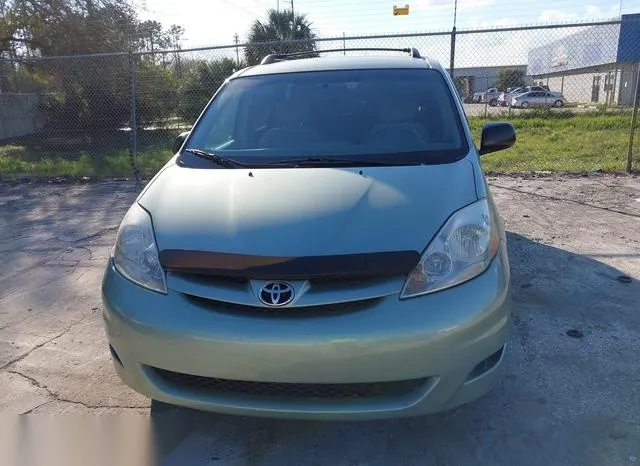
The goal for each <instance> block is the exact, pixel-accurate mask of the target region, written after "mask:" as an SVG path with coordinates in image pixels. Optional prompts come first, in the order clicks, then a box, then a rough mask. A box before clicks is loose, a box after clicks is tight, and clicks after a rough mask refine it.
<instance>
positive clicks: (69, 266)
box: [0, 176, 640, 466]
mask: <svg viewBox="0 0 640 466" xmlns="http://www.w3.org/2000/svg"><path fill="white" fill-rule="evenodd" d="M490 183H491V185H492V192H493V194H494V197H495V198H496V201H497V203H498V205H499V207H500V209H501V213H502V215H503V217H504V219H505V224H506V227H507V229H508V230H509V247H510V252H511V266H512V277H513V297H514V301H515V310H514V326H513V331H512V337H511V340H510V343H509V351H508V355H507V358H506V367H505V377H504V379H503V381H502V383H501V384H500V385H499V387H497V389H496V390H494V391H493V392H492V393H491V394H490V395H488V396H487V397H485V398H483V399H482V400H480V401H478V402H476V403H473V404H471V405H468V406H465V407H463V408H461V409H459V410H456V411H454V412H449V413H443V414H441V415H437V416H430V417H425V418H416V419H405V420H397V421H384V422H366V423H318V422H295V421H274V420H269V419H250V418H233V417H228V416H220V415H216V414H210V413H197V412H192V411H188V410H182V409H175V410H173V409H170V410H168V411H159V410H158V411H156V410H155V409H153V410H151V414H152V418H151V419H152V420H151V422H152V424H153V425H154V429H155V430H156V433H157V438H158V439H159V440H157V448H158V452H159V455H160V456H159V458H158V462H160V463H161V464H166V465H184V464H194V465H199V464H203V465H205V464H216V465H284V464H286V465H289V464H291V465H294V464H295V465H298V464H305V465H306V464H309V465H315V464H318V465H325V464H331V465H388V464H394V465H395V464H398V465H404V464H407V465H409V464H411V465H412V464H420V465H425V464H434V465H462V464H496V465H502V464H505V465H506V464H509V465H510V464H514V463H515V464H519V465H529V464H531V465H534V464H535V465H539V464H545V463H546V464H554V465H556V464H557V465H564V464H567V465H573V464H575V465H607V466H609V465H611V466H616V465H631V464H634V463H636V464H637V463H638V462H640V460H639V459H638V458H640V384H639V383H638V382H639V381H640V363H639V362H638V361H640V345H639V344H638V342H639V341H640V304H639V301H640V300H639V297H640V282H639V281H638V279H640V179H638V178H637V177H627V176H619V177H616V176H591V177H545V178H540V177H529V178H523V177H497V178H491V180H490ZM137 192H138V189H136V187H135V186H133V185H131V184H127V183H99V184H88V185H70V186H67V185H35V184H22V185H0V213H1V215H0V226H1V228H2V232H3V234H2V236H1V237H0V259H1V260H2V264H4V267H2V268H0V387H2V389H1V390H0V411H2V412H4V413H5V414H6V413H32V414H61V413H74V414H78V413H90V414H118V415H127V416H128V415H133V416H136V418H138V419H146V417H147V416H148V415H149V414H150V409H149V407H150V403H149V401H148V400H147V399H146V398H144V397H142V396H140V395H138V394H136V393H134V392H133V391H131V390H129V389H128V388H127V387H125V386H124V385H123V384H122V383H121V382H120V381H119V379H118V378H117V376H116V374H115V372H114V371H113V369H112V367H111V362H110V360H109V352H108V349H107V344H106V340H105V337H104V332H103V329H102V318H101V304H100V294H99V285H100V280H101V277H102V271H103V267H104V265H105V261H106V260H107V257H108V255H109V250H110V248H111V245H112V243H113V241H114V236H115V231H116V227H117V225H118V222H119V221H120V219H121V217H122V215H123V214H124V211H125V210H126V208H127V207H128V206H129V204H130V203H131V202H132V200H133V199H134V198H135V196H136V194H137ZM621 276H629V277H632V281H631V283H626V280H624V279H621V278H620V277H621ZM29 418H31V416H30V417H29ZM132 422H133V421H132ZM113 464H115V463H113ZM118 464H123V463H118Z"/></svg>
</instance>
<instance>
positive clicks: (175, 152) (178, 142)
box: [171, 131, 189, 154]
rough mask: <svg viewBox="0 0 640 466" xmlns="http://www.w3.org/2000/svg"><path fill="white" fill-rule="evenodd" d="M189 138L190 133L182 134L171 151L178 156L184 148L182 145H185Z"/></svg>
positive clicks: (175, 140)
mask: <svg viewBox="0 0 640 466" xmlns="http://www.w3.org/2000/svg"><path fill="white" fill-rule="evenodd" d="M187 136H189V131H185V132H184V133H180V134H179V135H178V136H177V137H176V138H175V139H174V140H173V147H172V148H171V150H173V153H174V154H177V153H178V151H179V150H180V148H181V147H182V144H184V140H185V139H187Z"/></svg>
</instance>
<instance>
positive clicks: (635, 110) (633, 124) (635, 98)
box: [627, 63, 640, 173]
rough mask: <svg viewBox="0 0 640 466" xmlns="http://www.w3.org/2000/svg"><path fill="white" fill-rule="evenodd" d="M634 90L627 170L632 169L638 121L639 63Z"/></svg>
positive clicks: (639, 64)
mask: <svg viewBox="0 0 640 466" xmlns="http://www.w3.org/2000/svg"><path fill="white" fill-rule="evenodd" d="M635 84H636V90H635V92H634V95H633V116H632V117H631V131H630V133H629V152H628V154H627V172H628V173H631V171H632V170H633V137H634V135H635V132H636V122H637V121H638V105H639V104H640V102H638V94H639V93H640V63H638V70H637V72H636V83H635Z"/></svg>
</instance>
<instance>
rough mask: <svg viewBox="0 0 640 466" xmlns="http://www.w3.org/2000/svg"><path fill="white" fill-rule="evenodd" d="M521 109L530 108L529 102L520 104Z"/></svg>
mask: <svg viewBox="0 0 640 466" xmlns="http://www.w3.org/2000/svg"><path fill="white" fill-rule="evenodd" d="M520 107H522V108H529V102H527V101H526V100H525V101H524V102H522V103H521V104H520Z"/></svg>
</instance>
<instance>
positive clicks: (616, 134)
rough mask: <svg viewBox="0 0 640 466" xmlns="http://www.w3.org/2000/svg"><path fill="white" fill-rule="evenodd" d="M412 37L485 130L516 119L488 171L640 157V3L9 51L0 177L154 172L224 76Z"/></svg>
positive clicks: (635, 162)
mask: <svg viewBox="0 0 640 466" xmlns="http://www.w3.org/2000/svg"><path fill="white" fill-rule="evenodd" d="M452 39H455V40H452ZM452 44H455V48H454V49H453V50H452ZM404 47H415V48H417V49H418V50H419V51H420V52H421V54H422V55H426V56H427V57H430V58H432V59H436V60H438V61H440V62H441V63H442V65H443V66H445V67H446V68H448V69H451V65H452V64H453V78H454V82H455V85H456V87H457V89H458V93H459V96H460V98H461V100H462V101H463V102H464V106H465V111H466V114H467V117H468V118H469V121H470V124H471V126H472V129H473V131H474V134H475V135H476V136H477V135H478V134H479V131H480V128H481V125H482V124H483V123H484V122H485V121H486V120H490V119H502V120H507V121H511V122H512V123H513V124H514V125H515V126H516V129H517V130H518V135H519V138H518V144H517V145H516V146H515V147H514V148H513V149H511V150H509V151H507V152H505V153H504V154H503V155H501V156H499V157H497V156H496V158H495V160H494V159H490V158H489V157H488V158H487V168H488V169H489V170H492V171H520V170H529V169H535V170H558V171H589V170H605V171H624V170H638V169H640V162H639V160H640V135H638V134H637V133H638V130H637V127H638V126H639V123H638V120H640V116H638V117H636V120H635V128H633V127H632V124H633V122H632V120H633V115H634V107H635V108H636V110H637V107H638V89H639V87H640V78H639V77H640V15H631V16H629V17H625V16H623V17H622V19H621V20H616V21H605V22H600V23H590V24H586V23H580V24H573V25H556V26H539V27H533V26H532V27H520V28H515V27H514V28H503V29H491V30H468V31H458V32H456V33H455V37H454V34H452V33H451V32H441V33H422V34H418V33H416V34H402V35H394V36H360V37H338V38H319V39H315V40H313V41H300V40H299V41H288V42H265V43H259V44H237V45H229V46H219V47H209V48H201V49H190V50H170V51H159V52H154V53H149V52H144V53H127V52H123V53H120V54H105V55H92V56H68V57H46V58H42V57H41V58H30V59H0V104H1V105H0V176H2V177H5V178H6V177H15V176H27V174H29V175H30V176H60V175H65V176H74V175H75V176H101V177H111V176H115V177H117V176H123V175H126V176H132V175H134V176H136V177H149V176H152V175H153V174H154V173H155V172H156V171H157V170H158V168H160V167H161V166H162V165H163V164H164V163H165V162H166V161H167V160H168V159H169V158H170V157H171V155H172V154H171V145H172V141H173V139H174V137H175V136H176V135H177V134H178V133H180V132H182V131H185V130H188V129H189V128H190V126H191V125H192V124H193V122H194V121H195V120H196V119H197V117H198V116H199V114H200V112H201V111H202V110H203V109H204V107H205V106H206V105H207V102H208V101H209V100H210V98H211V97H212V96H213V94H214V93H215V92H216V90H217V89H218V88H219V87H220V85H222V83H223V82H224V80H225V79H226V78H227V77H228V76H230V75H231V74H232V73H233V72H235V71H236V70H238V69H240V68H242V67H245V66H250V65H255V64H257V63H259V62H260V60H261V59H262V58H263V57H264V56H265V55H267V54H269V53H293V52H310V53H311V55H313V54H316V55H323V51H327V50H334V52H333V54H343V55H362V54H380V53H390V54H393V53H394V52H381V51H374V50H371V51H353V50H350V49H361V48H404ZM452 52H453V53H452ZM634 130H635V133H636V134H635V136H634V135H633V134H634ZM490 157H492V156H490ZM492 160H493V161H492Z"/></svg>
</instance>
